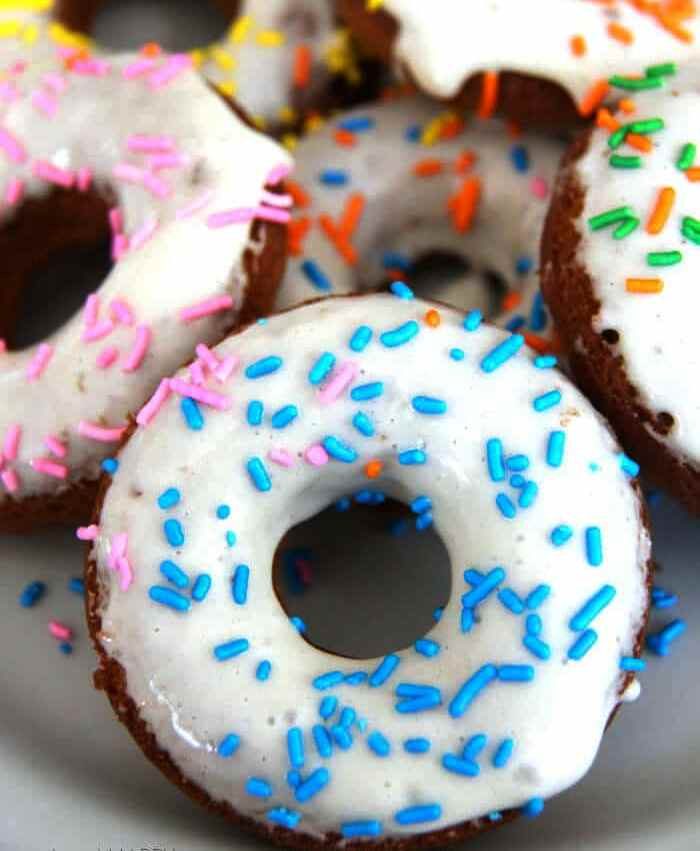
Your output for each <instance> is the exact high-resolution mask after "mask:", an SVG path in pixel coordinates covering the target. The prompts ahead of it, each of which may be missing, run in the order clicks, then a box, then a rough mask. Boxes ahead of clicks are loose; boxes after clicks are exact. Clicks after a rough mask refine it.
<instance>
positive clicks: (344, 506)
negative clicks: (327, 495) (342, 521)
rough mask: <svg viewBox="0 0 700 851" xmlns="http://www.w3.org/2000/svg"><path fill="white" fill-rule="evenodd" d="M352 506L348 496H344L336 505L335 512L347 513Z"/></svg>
mask: <svg viewBox="0 0 700 851" xmlns="http://www.w3.org/2000/svg"><path fill="white" fill-rule="evenodd" d="M351 505H352V503H351V502H350V499H349V498H348V497H347V496H344V497H341V499H339V500H338V501H337V502H336V503H335V510H336V511H347V510H348V509H349V508H350V506H351Z"/></svg>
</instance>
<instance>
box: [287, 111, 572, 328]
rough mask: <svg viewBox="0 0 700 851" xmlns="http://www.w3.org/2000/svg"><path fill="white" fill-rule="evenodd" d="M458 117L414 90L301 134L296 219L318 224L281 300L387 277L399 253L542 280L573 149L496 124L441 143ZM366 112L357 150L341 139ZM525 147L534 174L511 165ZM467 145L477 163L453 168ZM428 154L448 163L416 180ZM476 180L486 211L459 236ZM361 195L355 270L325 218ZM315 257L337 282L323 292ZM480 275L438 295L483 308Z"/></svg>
mask: <svg viewBox="0 0 700 851" xmlns="http://www.w3.org/2000/svg"><path fill="white" fill-rule="evenodd" d="M448 117H449V115H448V114H447V113H445V112H444V110H441V109H440V108H439V107H437V106H435V105H434V104H431V103H430V102H428V101H426V100H425V99H423V98H413V97H412V98H405V99H401V100H399V101H395V102H392V103H385V104H381V105H379V106H372V107H360V108H357V109H354V110H351V111H349V112H346V113H344V114H342V115H341V116H339V117H337V118H334V119H333V120H332V121H330V122H329V123H328V124H326V125H325V126H324V127H323V128H322V129H321V130H319V131H317V132H315V133H313V134H311V135H310V136H308V137H306V138H305V139H303V140H302V141H301V142H300V144H299V145H298V147H297V149H296V150H295V152H294V156H295V160H296V167H295V172H294V180H295V181H296V182H297V183H298V184H300V185H301V186H302V187H303V189H304V191H305V192H306V194H307V195H308V197H309V204H308V206H305V207H297V208H296V210H295V214H294V217H293V219H294V220H295V221H297V222H301V221H303V220H308V221H309V223H310V225H311V227H310V229H309V231H308V232H307V234H306V236H305V238H304V240H303V243H302V244H301V254H297V256H291V257H290V258H289V262H288V266H287V273H286V276H285V279H284V282H283V284H282V286H281V287H280V290H279V293H278V296H277V307H279V308H285V307H289V306H290V305H293V304H298V303H299V302H300V301H303V300H306V299H309V298H315V297H318V296H320V295H323V294H325V293H327V292H330V293H331V294H342V293H348V292H354V291H356V290H361V289H366V288H369V287H374V286H376V285H377V284H378V283H380V282H381V281H382V280H384V279H386V276H387V270H386V266H385V264H384V262H383V260H384V257H385V255H386V254H387V253H398V254H399V255H401V256H403V257H404V258H406V259H407V260H408V261H413V260H416V259H418V258H420V257H421V256H425V255H427V254H430V253H432V252H439V251H443V252H447V253H453V254H456V255H458V256H460V257H463V258H465V259H466V260H467V261H469V263H470V265H471V266H472V268H473V269H474V270H475V271H480V272H483V271H490V272H495V273H496V274H498V275H500V276H501V277H502V278H503V279H504V280H505V281H507V282H508V283H509V284H510V285H511V286H512V287H513V288H514V289H520V290H527V291H528V292H529V291H530V290H532V289H533V288H534V287H535V286H536V282H537V281H538V279H539V277H538V275H537V263H538V254H539V240H540V234H541V231H542V224H543V221H544V216H545V214H546V211H547V205H548V201H549V187H550V186H551V184H552V181H553V179H554V175H555V173H556V168H557V164H558V162H559V157H560V155H561V153H562V150H563V146H562V145H561V144H560V143H558V142H555V141H550V140H546V139H542V138H538V137H534V136H531V135H525V136H522V137H520V138H517V139H512V138H509V136H508V133H507V130H506V127H505V125H504V124H502V123H500V122H496V121H494V122H488V123H484V122H477V123H473V124H471V125H468V126H466V127H465V128H464V129H463V130H462V131H461V132H459V133H457V134H456V135H455V136H454V138H450V139H442V140H440V139H439V138H437V137H438V134H437V132H436V131H435V128H436V127H437V126H438V125H439V123H440V121H443V122H444V121H445V119H447V118H448ZM363 120H366V121H368V122H369V123H370V127H369V129H358V130H357V131H356V132H355V139H356V142H355V144H354V145H353V146H352V147H347V146H343V145H340V144H338V143H337V142H336V141H335V138H334V137H335V133H336V132H337V131H338V129H339V128H340V129H342V128H345V127H355V126H357V122H359V121H363ZM455 120H456V116H452V121H453V122H454V121H455ZM413 127H417V128H419V133H420V134H422V135H421V139H422V140H423V141H418V140H416V139H415V138H414V137H411V138H407V131H409V130H410V129H411V128H413ZM428 142H430V144H428ZM520 147H522V148H523V149H524V150H525V151H526V153H527V166H526V169H525V170H524V171H519V170H518V169H516V167H515V165H514V162H513V154H514V151H515V150H516V149H517V148H520ZM466 151H469V152H471V153H473V155H474V165H473V166H472V167H470V168H468V169H464V170H463V171H461V172H460V171H458V170H457V168H456V167H455V166H456V163H458V162H459V160H460V157H461V156H462V155H463V154H464V153H465V152H466ZM425 160H434V161H437V162H438V163H440V164H442V166H443V171H442V173H440V174H436V175H432V176H429V177H417V176H416V174H415V171H414V170H415V168H416V166H417V165H418V164H419V163H421V162H422V161H425ZM327 170H330V171H337V172H340V173H342V174H344V175H345V176H346V178H347V182H346V184H345V185H342V186H338V185H332V184H328V183H324V182H323V181H322V179H321V178H322V173H323V172H325V171H327ZM474 178H476V179H478V181H479V182H480V185H481V195H480V200H479V203H478V208H477V212H476V215H475V217H474V220H473V223H472V225H471V227H470V228H469V230H468V231H467V232H460V231H459V230H458V229H457V228H456V226H455V224H454V221H453V217H452V215H451V213H450V212H449V207H448V205H449V201H450V199H451V198H452V197H453V196H454V195H455V194H456V193H458V192H459V190H460V188H461V187H462V185H463V183H464V182H465V181H467V180H472V179H474ZM357 193H360V194H361V195H362V196H363V197H364V199H365V207H364V210H363V213H362V216H361V218H360V220H359V224H358V226H357V228H356V230H355V232H354V234H353V235H352V237H351V240H350V241H351V243H352V245H353V246H354V248H355V250H356V252H357V257H358V260H357V264H356V265H354V266H352V265H349V264H348V262H346V260H345V259H344V258H343V256H342V255H341V253H340V252H339V251H338V250H337V249H336V247H335V246H334V244H333V243H332V242H331V240H330V239H329V238H328V236H327V235H326V233H325V231H324V230H323V228H322V227H321V225H320V223H319V216H320V215H322V214H325V215H328V216H330V217H331V218H332V219H333V221H334V222H336V223H339V222H340V221H341V220H342V217H343V213H344V211H345V209H346V205H347V203H348V199H349V198H351V197H352V196H354V195H356V194H357ZM522 258H526V259H528V260H529V261H530V263H531V271H529V272H527V273H525V274H518V273H517V272H516V266H517V263H518V261H519V260H521V259H522ZM309 262H311V263H313V264H315V266H316V267H317V268H318V269H319V270H320V271H321V272H322V273H323V275H324V276H325V278H326V280H327V281H328V283H329V284H330V287H331V288H330V290H323V289H319V288H318V287H317V286H314V284H313V283H312V282H311V281H310V280H309V276H308V274H305V271H304V270H305V268H306V266H307V264H308V263H309ZM470 283H471V284H472V286H469V287H467V286H465V287H464V292H463V293H459V292H457V291H456V290H457V287H454V286H453V287H451V288H450V289H449V290H448V291H445V292H441V291H439V290H438V291H436V290H433V291H432V292H431V295H432V296H433V297H435V298H441V299H445V300H447V301H448V302H450V303H453V300H454V299H455V298H457V299H459V306H470V307H477V306H478V307H481V308H484V309H485V308H486V306H487V305H486V304H484V287H483V286H481V287H479V286H477V287H474V286H473V283H474V282H473V280H472V281H471V282H470ZM480 290H481V293H480V292H479V291H480ZM479 299H480V300H479ZM486 302H488V299H486ZM525 312H527V310H526V311H525Z"/></svg>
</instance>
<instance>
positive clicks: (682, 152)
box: [543, 67, 700, 513]
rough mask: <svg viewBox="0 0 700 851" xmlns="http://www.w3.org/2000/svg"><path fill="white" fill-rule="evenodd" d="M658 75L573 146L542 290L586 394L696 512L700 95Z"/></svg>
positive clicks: (553, 217) (548, 239)
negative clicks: (656, 82)
mask: <svg viewBox="0 0 700 851" xmlns="http://www.w3.org/2000/svg"><path fill="white" fill-rule="evenodd" d="M670 70H671V69H670V67H669V68H667V71H670ZM654 79H658V78H654ZM661 79H665V80H666V82H665V83H664V86H663V87H662V88H661V89H654V90H653V91H649V92H645V93H640V94H639V95H637V96H635V99H634V103H635V109H634V112H633V113H632V114H631V115H630V114H624V113H620V114H618V115H617V116H611V115H610V114H609V113H604V114H602V116H601V123H603V124H604V125H605V126H604V127H600V128H598V129H596V130H594V131H592V132H590V133H589V134H587V135H585V136H584V137H583V138H582V139H580V140H579V141H578V142H576V143H575V144H574V145H573V147H572V148H571V150H570V151H569V153H568V155H567V160H566V164H565V168H564V169H563V171H562V173H561V176H560V178H559V181H558V185H557V191H556V194H555V197H554V199H553V203H552V208H551V211H550V213H549V217H548V221H547V228H546V233H545V237H544V239H543V265H544V281H543V287H544V290H545V293H546V296H547V298H548V301H549V304H550V307H551V309H552V312H553V315H554V318H555V320H556V321H557V323H558V326H559V327H560V329H561V332H562V336H563V341H564V343H565V345H566V346H567V348H568V349H569V350H570V357H571V365H572V368H573V370H574V373H575V374H576V376H577V378H578V379H579V381H580V383H581V385H582V386H583V387H584V388H585V391H586V392H587V393H588V394H589V396H590V398H592V399H593V400H594V402H595V404H596V405H597V406H598V407H599V408H600V409H601V410H602V411H604V412H605V414H606V415H607V416H608V417H609V418H610V421H611V422H612V424H613V426H614V428H615V429H616V431H617V434H618V435H619V436H620V439H621V440H622V442H623V444H624V445H625V446H626V448H627V450H628V451H629V452H630V454H632V455H633V456H634V457H635V459H636V460H637V461H638V462H640V463H641V465H642V468H643V470H644V472H645V473H647V474H648V475H649V476H650V477H651V478H652V479H654V480H656V481H657V482H658V483H659V484H660V485H662V486H664V487H666V488H668V490H669V491H671V493H673V494H675V495H676V497H677V498H679V499H680V500H681V501H683V502H684V503H685V504H686V506H687V507H688V508H689V509H690V510H691V511H693V512H695V513H700V388H699V387H698V382H697V381H696V380H695V377H694V376H696V375H697V373H698V370H699V369H700V355H698V350H697V346H696V343H695V338H696V327H695V326H696V323H695V315H694V314H695V311H694V308H693V305H694V304H696V303H697V302H698V296H697V292H696V288H695V282H696V281H697V279H698V276H699V275H700V219H699V218H698V216H697V213H698V208H697V189H696V181H697V180H698V179H700V168H698V167H697V163H698V160H697V159H696V158H695V143H694V141H693V131H694V128H695V126H696V125H694V123H693V122H694V121H695V120H697V119H698V118H700V88H699V87H698V85H697V82H690V81H688V80H678V81H675V80H674V79H673V77H672V76H671V77H666V78H663V77H662V78H661ZM628 108H629V107H628Z"/></svg>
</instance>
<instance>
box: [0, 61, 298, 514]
mask: <svg viewBox="0 0 700 851" xmlns="http://www.w3.org/2000/svg"><path fill="white" fill-rule="evenodd" d="M134 58H135V57H134V56H132V55H127V56H116V57H114V58H112V59H110V60H109V64H110V66H111V71H110V72H109V73H108V74H107V75H106V76H104V77H93V76H81V75H77V74H69V73H66V72H65V70H64V67H63V64H62V63H60V62H58V61H54V60H51V61H48V60H45V61H44V60H42V61H41V62H38V63H34V64H30V65H29V67H28V68H27V70H26V71H24V73H21V74H16V75H15V76H14V81H15V85H16V87H17V90H18V91H19V92H20V93H21V96H20V97H19V98H18V99H16V100H14V101H12V102H10V103H9V104H6V103H0V126H2V127H3V128H4V129H5V130H7V131H9V132H10V133H12V134H13V136H14V137H16V138H17V139H20V140H22V141H23V143H24V145H25V148H26V152H27V160H26V162H25V163H19V164H18V163H14V162H12V161H11V160H10V159H9V158H8V157H7V156H6V155H5V153H4V152H2V151H0V193H2V194H3V195H4V192H5V189H6V187H7V186H8V185H9V181H10V180H11V179H12V178H15V177H16V178H20V179H21V180H23V181H25V184H26V186H25V195H26V196H27V197H42V196H45V195H46V194H47V193H48V192H49V190H50V189H51V185H50V184H49V183H48V182H46V181H44V180H42V179H39V178H37V177H34V175H33V172H32V163H33V162H35V161H36V160H47V161H49V162H51V163H53V164H56V165H60V166H61V167H62V168H66V169H77V168H79V167H82V166H88V167H89V168H91V169H92V170H93V172H94V180H95V182H96V184H97V185H98V186H109V187H111V189H112V190H113V191H114V193H115V196H116V202H117V205H118V207H119V208H120V209H121V211H122V214H123V218H124V233H125V234H127V235H130V236H133V235H134V233H137V232H138V231H139V229H140V228H141V227H142V226H143V225H144V224H145V223H148V222H150V221H151V220H153V219H154V218H156V219H157V220H158V222H159V226H158V229H157V230H156V231H155V233H154V234H153V236H152V237H151V238H150V239H149V240H148V241H147V242H146V243H145V244H144V245H143V246H142V247H141V248H133V249H130V250H129V251H128V253H126V254H125V255H124V256H123V257H122V259H121V260H120V261H119V262H117V263H116V265H115V266H114V268H113V269H112V271H111V272H110V273H109V275H108V276H107V278H106V279H105V281H104V282H103V284H102V286H101V287H100V289H99V299H100V302H101V311H100V315H99V319H100V320H102V319H105V318H107V317H109V315H110V314H109V306H110V303H111V302H112V300H113V299H122V300H124V301H125V302H126V303H127V304H128V305H129V306H130V307H131V309H132V311H133V314H134V318H135V322H134V325H133V326H132V327H129V326H127V325H124V324H119V323H116V325H115V330H114V331H113V332H112V333H111V334H110V335H109V336H106V337H104V338H103V339H100V340H98V341H96V342H91V343H85V342H83V341H82V334H83V331H84V330H85V320H84V316H83V315H80V314H79V315H76V316H75V317H73V318H72V319H71V320H70V321H69V322H68V323H67V324H66V325H64V326H63V327H62V328H60V329H58V330H57V331H56V332H54V333H53V334H52V335H51V336H50V337H49V338H48V339H47V341H45V342H47V343H49V344H50V345H51V346H52V347H53V348H54V354H53V357H52V359H51V360H50V362H49V363H48V366H47V368H46V370H45V371H44V373H43V374H42V375H41V377H40V378H38V380H35V381H28V380H27V377H26V376H27V369H28V365H29V363H30V362H31V361H32V358H33V357H34V356H35V354H36V351H37V348H36V347H32V348H31V349H28V350H23V351H19V352H9V353H5V354H0V394H1V395H2V399H3V405H2V411H1V412H0V439H2V438H4V436H5V434H6V432H7V429H8V428H9V427H10V426H11V425H14V424H19V425H20V426H21V427H22V439H21V443H20V446H19V454H18V457H17V459H16V460H12V461H11V462H7V464H6V465H5V470H7V469H9V468H12V470H14V472H15V473H17V474H18V475H19V478H20V481H21V487H20V488H19V490H18V491H17V492H16V493H15V496H16V497H24V496H29V495H32V494H48V493H55V492H57V491H58V490H60V489H63V488H65V486H66V484H67V482H74V481H77V480H79V479H84V478H94V477H95V475H96V474H97V472H98V468H99V463H100V461H101V460H102V459H103V458H104V457H105V455H107V454H108V453H109V452H110V450H111V449H113V446H114V444H113V443H100V442H96V441H95V440H92V439H86V438H84V437H81V436H80V435H79V434H78V433H77V430H76V429H77V426H78V423H79V422H80V421H81V420H86V421H90V422H94V423H98V424H100V425H102V426H110V427H117V426H121V425H123V424H124V421H125V419H126V416H127V414H128V413H129V412H130V411H131V412H133V411H136V410H138V408H139V406H140V405H141V404H142V403H143V401H144V400H145V398H146V397H147V395H148V394H149V393H150V392H151V391H152V389H153V388H154V386H155V385H156V383H157V381H158V379H159V378H160V377H161V376H162V374H163V372H167V371H168V370H172V369H173V368H175V367H176V366H178V365H179V364H181V363H182V362H183V361H184V360H185V358H187V357H188V356H189V355H190V354H191V352H192V351H193V347H194V345H195V344H196V343H197V342H199V341H202V340H205V341H206V340H209V341H211V340H216V339H217V338H218V337H220V335H221V332H222V329H223V328H224V327H226V325H229V326H230V323H231V313H230V311H224V312H223V313H222V312H220V313H218V314H216V315H214V316H211V317H207V318H203V319H199V320H197V321H194V322H191V323H189V324H185V323H183V322H181V321H180V319H179V312H180V311H181V310H182V309H183V308H186V307H188V306H190V305H192V304H197V303H199V302H202V301H204V300H205V299H209V298H211V297H214V296H223V295H229V296H231V298H232V299H233V310H234V311H236V310H238V308H239V307H240V305H241V303H242V300H243V297H244V295H245V290H246V286H247V281H246V277H245V273H244V270H243V267H242V261H243V256H244V253H245V250H246V248H247V247H248V246H249V245H250V244H251V240H250V222H246V223H241V224H234V225H231V226H229V227H224V228H219V229H212V228H210V227H208V226H207V217H208V216H209V215H210V214H212V213H215V212H217V211H221V210H227V209H231V208H238V207H256V206H257V205H258V204H259V202H260V198H261V193H262V191H263V188H264V185H265V182H266V179H267V176H268V174H269V173H270V171H271V170H272V169H273V168H274V167H276V166H278V165H280V164H286V163H288V157H287V155H286V154H285V152H284V151H283V150H282V149H281V148H279V147H278V146H277V145H276V144H275V143H274V142H272V141H271V140H269V139H266V138H265V137H262V136H261V135H259V134H258V133H256V132H254V131H252V130H250V129H248V128H247V127H246V126H245V125H243V124H242V122H241V121H240V120H239V119H238V118H237V117H236V116H235V115H233V114H232V113H231V111H230V109H229V108H228V107H227V106H226V104H225V103H224V102H223V101H222V100H221V98H220V97H219V96H218V95H216V94H215V93H213V92H212V91H211V90H210V89H209V88H208V86H207V84H206V83H205V82H204V80H203V79H202V78H201V77H200V76H199V75H198V74H197V73H196V72H194V71H191V70H185V71H183V72H182V73H180V74H179V76H177V77H176V78H175V79H173V80H172V81H171V82H170V84H168V85H166V86H164V87H163V88H160V89H157V90H155V91H152V90H151V89H150V88H149V83H148V78H147V77H146V78H143V77H140V78H136V79H133V80H126V79H124V78H123V76H122V73H121V71H122V68H124V67H125V66H127V65H128V64H129V63H130V62H132V61H133V60H134ZM167 61H169V60H167V59H165V58H164V59H162V60H160V62H167ZM49 72H50V73H52V74H57V75H58V76H59V77H61V79H63V80H64V81H65V82H66V84H67V88H66V90H65V92H63V94H60V95H58V97H57V100H58V108H57V112H56V115H55V116H54V117H53V118H47V117H46V116H45V115H44V114H43V113H42V112H40V111H39V110H37V109H36V108H35V107H34V106H33V105H32V103H31V95H32V93H33V92H36V91H37V90H38V89H39V88H40V87H41V86H42V85H43V83H42V81H43V80H44V79H45V75H46V74H47V73H49ZM135 133H139V134H146V135H157V136H163V135H165V136H166V137H171V138H172V140H174V144H175V145H176V148H177V150H178V151H179V152H180V153H181V154H183V155H184V157H185V160H186V162H185V164H184V165H183V166H181V167H179V168H175V169H168V170H164V171H160V172H158V177H159V178H161V179H162V180H164V181H166V182H167V184H169V185H170V187H171V194H170V195H169V196H168V197H164V198H160V197H155V196H154V195H153V194H151V193H150V192H149V191H147V190H146V189H145V188H144V187H143V186H140V185H134V184H130V183H125V182H123V181H121V180H117V179H114V178H113V173H112V170H113V168H114V166H115V165H116V164H117V163H121V162H127V163H131V164H132V165H138V166H145V165H146V160H147V157H146V156H145V155H144V154H140V153H136V152H132V151H129V150H127V140H128V139H129V137H130V136H131V135H132V134H135ZM205 193H211V196H212V197H211V200H210V201H209V203H208V204H207V205H206V206H204V207H203V208H202V209H201V210H200V211H199V212H197V213H196V214H194V215H192V216H190V217H188V218H177V217H176V213H177V212H178V211H181V210H182V209H183V208H185V207H187V205H189V204H190V203H191V202H192V201H194V200H197V199H201V198H203V197H204V195H205ZM12 215H13V208H12V206H10V205H7V204H5V205H3V207H2V208H1V209H0V217H1V218H2V220H4V221H9V220H10V219H11V217H12ZM142 324H145V325H148V326H149V327H150V329H151V334H152V339H151V343H150V346H149V349H148V352H147V354H146V357H145V360H144V361H143V363H142V365H141V367H140V368H138V369H136V370H135V371H133V372H124V371H123V366H124V364H125V358H126V357H127V355H128V353H129V352H130V351H131V350H132V348H133V346H134V343H135V339H136V337H135V335H136V327H137V326H138V325H142ZM107 346H116V347H117V348H118V349H119V360H118V361H117V362H116V363H115V364H114V365H113V366H111V367H110V368H108V369H100V368H98V367H97V366H96V359H97V356H98V354H99V353H100V352H101V351H102V350H103V349H104V348H105V347H107ZM49 435H54V436H57V437H58V438H59V440H61V441H63V442H64V443H65V444H66V446H67V449H68V454H67V456H66V458H64V459H63V458H53V460H54V461H56V462H60V463H62V464H66V465H68V467H69V475H68V479H67V481H62V480H60V479H56V478H53V477H51V476H47V475H44V474H41V473H38V472H36V471H35V470H33V469H32V467H31V466H30V462H31V460H32V459H35V458H37V457H47V456H50V453H49V452H48V450H47V448H46V446H45V444H44V441H45V438H46V437H47V436H49ZM1 451H2V447H0V452H1ZM2 490H3V493H2V495H1V496H0V502H2V501H4V500H5V499H6V498H7V494H6V493H5V492H4V490H5V489H4V488H3V489H2Z"/></svg>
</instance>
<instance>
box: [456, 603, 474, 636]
mask: <svg viewBox="0 0 700 851" xmlns="http://www.w3.org/2000/svg"><path fill="white" fill-rule="evenodd" d="M473 626H474V609H462V616H461V618H460V621H459V627H460V629H461V630H462V632H469V631H470V630H471V628H472V627H473Z"/></svg>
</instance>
